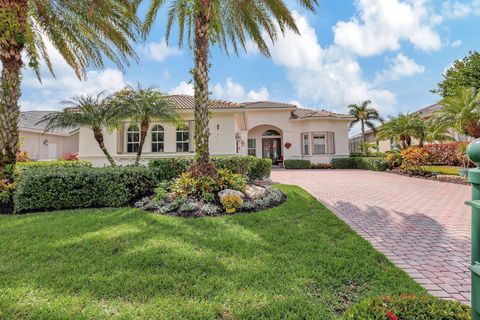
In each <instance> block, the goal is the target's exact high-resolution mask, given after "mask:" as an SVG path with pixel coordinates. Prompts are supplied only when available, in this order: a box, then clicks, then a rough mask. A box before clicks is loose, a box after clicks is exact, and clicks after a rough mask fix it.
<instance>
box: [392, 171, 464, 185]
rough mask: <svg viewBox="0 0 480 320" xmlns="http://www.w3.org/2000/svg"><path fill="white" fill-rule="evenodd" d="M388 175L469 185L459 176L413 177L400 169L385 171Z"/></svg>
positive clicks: (429, 174) (428, 175)
mask: <svg viewBox="0 0 480 320" xmlns="http://www.w3.org/2000/svg"><path fill="white" fill-rule="evenodd" d="M387 172H388V173H392V174H397V175H400V176H407V177H411V178H417V179H424V180H432V181H439V182H448V183H456V184H463V185H470V182H468V181H467V180H465V179H463V178H462V177H460V176H453V175H434V174H431V173H425V174H424V175H413V174H411V173H409V172H408V171H406V170H402V169H393V170H389V171H387Z"/></svg>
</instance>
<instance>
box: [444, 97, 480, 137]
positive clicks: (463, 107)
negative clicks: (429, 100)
mask: <svg viewBox="0 0 480 320" xmlns="http://www.w3.org/2000/svg"><path fill="white" fill-rule="evenodd" d="M440 104H441V105H442V106H443V108H442V109H440V110H439V111H438V112H437V113H436V114H435V117H436V118H437V121H439V123H441V124H442V125H444V126H446V127H453V128H455V130H457V131H458V132H461V133H463V134H467V135H469V136H471V137H474V138H480V91H479V90H477V89H475V88H461V89H459V90H458V91H457V92H456V94H455V95H452V96H448V97H446V98H444V99H443V100H442V101H440Z"/></svg>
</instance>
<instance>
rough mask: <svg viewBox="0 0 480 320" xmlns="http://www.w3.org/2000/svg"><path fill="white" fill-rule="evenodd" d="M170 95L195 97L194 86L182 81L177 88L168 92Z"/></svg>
mask: <svg viewBox="0 0 480 320" xmlns="http://www.w3.org/2000/svg"><path fill="white" fill-rule="evenodd" d="M168 93H169V94H186V95H190V96H193V93H194V92H193V84H192V83H189V82H186V81H182V82H180V83H179V84H178V85H177V86H176V87H173V88H170V90H169V91H168Z"/></svg>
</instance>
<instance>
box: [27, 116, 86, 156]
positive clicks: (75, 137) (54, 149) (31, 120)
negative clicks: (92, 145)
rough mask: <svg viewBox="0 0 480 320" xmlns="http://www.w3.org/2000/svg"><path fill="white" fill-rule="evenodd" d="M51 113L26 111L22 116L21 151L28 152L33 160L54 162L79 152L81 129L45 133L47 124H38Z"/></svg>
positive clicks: (56, 130) (64, 129) (65, 129)
mask: <svg viewBox="0 0 480 320" xmlns="http://www.w3.org/2000/svg"><path fill="white" fill-rule="evenodd" d="M51 113H52V111H26V112H21V114H20V118H19V121H18V129H19V132H20V149H21V150H23V151H27V152H28V155H29V157H30V159H32V160H54V159H58V158H60V157H62V156H63V155H64V154H66V153H71V152H78V144H79V135H80V134H79V131H80V130H79V129H80V128H61V129H55V130H52V131H49V132H47V133H45V123H40V124H39V123H38V122H39V121H40V120H41V119H42V118H43V117H44V116H46V115H48V114H51Z"/></svg>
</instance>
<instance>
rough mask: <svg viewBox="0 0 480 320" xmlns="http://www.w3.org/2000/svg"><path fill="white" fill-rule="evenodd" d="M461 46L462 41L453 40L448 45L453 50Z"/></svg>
mask: <svg viewBox="0 0 480 320" xmlns="http://www.w3.org/2000/svg"><path fill="white" fill-rule="evenodd" d="M461 45H462V40H455V41H453V42H452V43H451V44H450V46H452V47H453V48H458V47H460V46H461Z"/></svg>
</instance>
